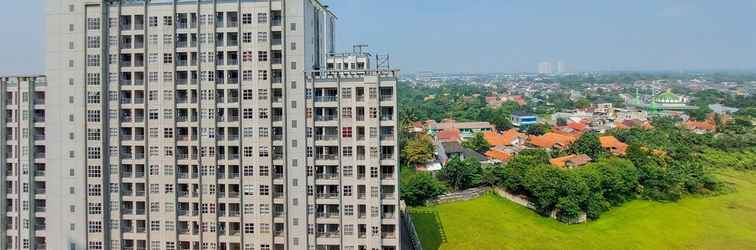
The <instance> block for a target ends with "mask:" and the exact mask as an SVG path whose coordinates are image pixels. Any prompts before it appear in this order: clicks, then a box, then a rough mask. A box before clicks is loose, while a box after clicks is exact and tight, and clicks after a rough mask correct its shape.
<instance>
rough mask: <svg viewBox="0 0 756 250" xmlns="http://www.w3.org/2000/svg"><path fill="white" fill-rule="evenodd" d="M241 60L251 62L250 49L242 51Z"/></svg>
mask: <svg viewBox="0 0 756 250" xmlns="http://www.w3.org/2000/svg"><path fill="white" fill-rule="evenodd" d="M242 61H244V62H251V61H252V51H244V52H242Z"/></svg>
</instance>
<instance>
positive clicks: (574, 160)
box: [549, 154, 593, 168]
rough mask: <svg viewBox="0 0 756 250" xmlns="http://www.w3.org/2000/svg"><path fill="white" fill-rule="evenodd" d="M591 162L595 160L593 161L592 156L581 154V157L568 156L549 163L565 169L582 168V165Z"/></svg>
mask: <svg viewBox="0 0 756 250" xmlns="http://www.w3.org/2000/svg"><path fill="white" fill-rule="evenodd" d="M591 160H593V159H591V157H590V156H588V155H584V154H581V155H568V156H563V157H559V158H554V159H551V160H549V162H550V163H551V164H552V165H554V166H557V167H562V168H564V167H571V166H582V165H585V164H588V163H589V162H591Z"/></svg>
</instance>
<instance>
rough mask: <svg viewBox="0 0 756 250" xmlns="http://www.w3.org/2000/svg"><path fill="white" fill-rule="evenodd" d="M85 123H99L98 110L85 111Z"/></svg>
mask: <svg viewBox="0 0 756 250" xmlns="http://www.w3.org/2000/svg"><path fill="white" fill-rule="evenodd" d="M87 121H88V122H100V111H99V110H87Z"/></svg>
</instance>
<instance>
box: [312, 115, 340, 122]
mask: <svg viewBox="0 0 756 250" xmlns="http://www.w3.org/2000/svg"><path fill="white" fill-rule="evenodd" d="M337 118H338V116H337V115H316V116H315V121H319V122H330V121H336V119H337Z"/></svg>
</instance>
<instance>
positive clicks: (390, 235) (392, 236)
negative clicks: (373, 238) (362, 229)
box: [381, 232, 396, 239]
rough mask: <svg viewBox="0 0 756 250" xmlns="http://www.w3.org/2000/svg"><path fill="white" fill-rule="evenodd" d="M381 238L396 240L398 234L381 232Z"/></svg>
mask: <svg viewBox="0 0 756 250" xmlns="http://www.w3.org/2000/svg"><path fill="white" fill-rule="evenodd" d="M381 238H383V239H396V233H394V232H381Z"/></svg>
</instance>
